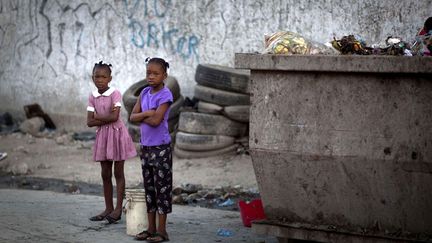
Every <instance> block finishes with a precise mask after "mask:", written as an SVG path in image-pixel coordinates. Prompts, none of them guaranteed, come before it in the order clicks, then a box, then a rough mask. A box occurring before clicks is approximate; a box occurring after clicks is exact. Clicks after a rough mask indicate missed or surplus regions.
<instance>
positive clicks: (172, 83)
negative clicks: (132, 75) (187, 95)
mask: <svg viewBox="0 0 432 243" xmlns="http://www.w3.org/2000/svg"><path fill="white" fill-rule="evenodd" d="M165 85H166V87H167V88H168V89H169V90H170V91H171V93H172V95H173V100H174V102H175V101H176V100H177V99H178V98H180V86H179V84H178V82H177V79H176V78H174V77H172V76H168V77H167V79H166V80H165ZM147 86H148V83H147V80H146V79H143V80H141V81H138V82H136V83H134V84H132V85H131V86H130V87H129V88H128V89H127V90H126V91H125V92H124V94H123V104H124V106H125V109H126V111H127V112H128V115H130V113H131V112H132V109H133V107H134V105H135V103H136V101H137V99H138V96H139V95H140V93H141V91H142V90H143V89H144V88H145V87H147Z"/></svg>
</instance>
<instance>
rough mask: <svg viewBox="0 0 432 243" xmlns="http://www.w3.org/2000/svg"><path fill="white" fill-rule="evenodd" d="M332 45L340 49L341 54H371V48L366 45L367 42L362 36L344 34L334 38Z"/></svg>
mask: <svg viewBox="0 0 432 243" xmlns="http://www.w3.org/2000/svg"><path fill="white" fill-rule="evenodd" d="M331 44H332V46H333V47H334V48H335V49H336V50H338V51H339V52H340V53H341V54H344V55H347V54H357V55H369V54H371V48H368V47H366V43H365V42H364V41H363V40H361V38H360V37H355V36H354V35H348V36H343V37H342V38H341V39H339V40H337V39H336V37H334V38H333V41H332V42H331Z"/></svg>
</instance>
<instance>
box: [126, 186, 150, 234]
mask: <svg viewBox="0 0 432 243" xmlns="http://www.w3.org/2000/svg"><path fill="white" fill-rule="evenodd" d="M145 200H146V199H145V192H144V189H126V204H125V205H124V207H123V211H124V212H125V214H126V234H128V235H136V234H138V233H141V232H142V231H143V230H146V229H147V227H148V221H147V206H146V201H145Z"/></svg>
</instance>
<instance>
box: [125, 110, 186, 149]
mask: <svg viewBox="0 0 432 243" xmlns="http://www.w3.org/2000/svg"><path fill="white" fill-rule="evenodd" d="M178 121H179V117H178V116H177V117H174V118H172V119H170V120H168V130H169V132H170V134H171V133H173V132H175V131H177V127H178ZM126 126H127V128H128V132H129V135H130V136H131V137H132V140H133V141H134V142H135V143H139V142H140V139H141V130H140V125H139V124H135V123H131V122H128V123H127V124H126ZM171 138H172V135H171ZM173 141H174V140H172V141H171V142H173Z"/></svg>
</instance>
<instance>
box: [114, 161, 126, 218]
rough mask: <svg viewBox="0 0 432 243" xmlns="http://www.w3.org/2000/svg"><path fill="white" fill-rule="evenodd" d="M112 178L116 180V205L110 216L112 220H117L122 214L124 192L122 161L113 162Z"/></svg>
mask: <svg viewBox="0 0 432 243" xmlns="http://www.w3.org/2000/svg"><path fill="white" fill-rule="evenodd" d="M114 177H115V179H116V188H117V203H116V207H115V209H114V211H113V212H112V213H111V214H110V216H111V217H112V218H114V219H117V218H119V217H120V216H121V214H122V207H123V195H124V192H125V177H124V161H116V162H114Z"/></svg>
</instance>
